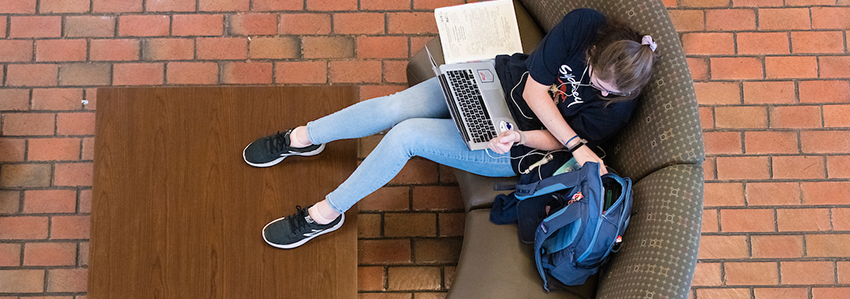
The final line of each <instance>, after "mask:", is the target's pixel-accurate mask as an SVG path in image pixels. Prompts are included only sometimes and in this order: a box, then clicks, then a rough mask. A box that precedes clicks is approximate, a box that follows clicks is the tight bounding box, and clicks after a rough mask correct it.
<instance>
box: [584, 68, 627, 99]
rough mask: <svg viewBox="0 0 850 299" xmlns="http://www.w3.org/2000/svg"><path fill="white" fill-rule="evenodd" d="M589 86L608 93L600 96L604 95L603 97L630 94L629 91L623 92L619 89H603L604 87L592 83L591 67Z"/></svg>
mask: <svg viewBox="0 0 850 299" xmlns="http://www.w3.org/2000/svg"><path fill="white" fill-rule="evenodd" d="M590 87H593V88H594V89H596V90H598V91H601V92H605V93H608V95H607V96H606V95H603V96H602V97H605V98H607V97H627V96H629V95H631V94H632V93H631V92H627V93H623V92H619V91H610V90H608V89H605V87H602V86H598V85H596V84H593V68H591V69H590Z"/></svg>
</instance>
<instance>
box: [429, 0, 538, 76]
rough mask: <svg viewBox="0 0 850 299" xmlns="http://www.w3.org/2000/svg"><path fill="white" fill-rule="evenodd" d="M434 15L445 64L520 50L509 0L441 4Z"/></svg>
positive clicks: (517, 29) (488, 57)
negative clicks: (451, 4) (444, 5)
mask: <svg viewBox="0 0 850 299" xmlns="http://www.w3.org/2000/svg"><path fill="white" fill-rule="evenodd" d="M434 17H435V18H436V19H437V29H438V30H439V32H440V41H441V42H442V44H443V57H444V58H445V61H446V64H449V63H457V62H467V61H473V60H483V59H491V58H493V57H495V56H496V55H498V54H513V53H517V52H522V42H521V41H520V38H519V27H518V26H517V21H516V14H515V13H514V4H513V1H512V0H496V1H487V2H477V3H470V4H464V5H457V6H449V7H441V8H437V9H435V10H434Z"/></svg>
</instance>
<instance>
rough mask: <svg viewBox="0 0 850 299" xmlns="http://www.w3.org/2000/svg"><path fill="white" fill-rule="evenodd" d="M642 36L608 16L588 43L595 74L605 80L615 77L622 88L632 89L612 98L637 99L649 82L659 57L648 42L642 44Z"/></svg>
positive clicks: (588, 53) (615, 100)
mask: <svg viewBox="0 0 850 299" xmlns="http://www.w3.org/2000/svg"><path fill="white" fill-rule="evenodd" d="M642 37H643V35H642V34H640V33H638V32H637V31H635V30H634V29H632V28H631V27H629V26H628V25H626V24H625V23H623V22H621V21H619V20H615V19H610V18H609V19H608V21H607V22H605V24H604V25H602V27H601V28H600V29H599V31H598V32H597V34H596V39H595V40H594V41H593V43H592V44H591V46H590V47H588V50H587V55H588V57H589V64H590V66H591V67H592V68H593V71H594V73H596V76H597V77H598V78H599V79H600V80H603V81H606V82H611V81H613V84H614V85H616V86H617V88H619V89H620V91H621V92H623V93H629V95H627V96H622V97H616V98H608V99H609V100H611V101H614V102H617V101H627V100H631V99H634V98H636V97H637V96H638V95H639V94H640V91H641V89H642V88H643V86H645V85H646V84H647V83H649V77H650V75H651V74H652V65H653V63H654V62H655V59H656V57H655V53H654V52H653V51H652V49H651V48H650V47H649V46H648V45H641V38H642ZM612 79H613V80H612Z"/></svg>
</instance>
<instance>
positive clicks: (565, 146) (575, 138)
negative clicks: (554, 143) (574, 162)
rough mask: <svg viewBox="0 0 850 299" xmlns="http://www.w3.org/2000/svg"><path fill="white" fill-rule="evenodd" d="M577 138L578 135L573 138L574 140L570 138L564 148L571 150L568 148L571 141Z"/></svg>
mask: <svg viewBox="0 0 850 299" xmlns="http://www.w3.org/2000/svg"><path fill="white" fill-rule="evenodd" d="M576 138H578V134H576V135H575V136H573V137H572V138H570V139H569V140H567V142H564V147H566V148H570V147H569V146H568V144H570V141H573V139H576Z"/></svg>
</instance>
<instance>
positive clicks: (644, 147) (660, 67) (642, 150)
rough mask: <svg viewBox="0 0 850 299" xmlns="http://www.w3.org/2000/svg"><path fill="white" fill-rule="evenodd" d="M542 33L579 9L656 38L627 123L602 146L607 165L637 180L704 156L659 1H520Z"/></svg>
mask: <svg viewBox="0 0 850 299" xmlns="http://www.w3.org/2000/svg"><path fill="white" fill-rule="evenodd" d="M520 2H521V3H522V5H523V6H525V8H526V10H527V11H528V13H529V14H530V15H531V17H532V18H533V19H534V20H535V21H536V22H537V24H538V25H539V26H540V27H541V28H542V29H543V30H544V31H546V32H548V31H549V30H551V29H552V27H554V26H555V24H557V23H558V22H559V21H560V20H561V19H562V18H563V16H564V15H566V14H567V13H568V12H570V11H572V10H574V9H577V8H592V9H595V10H598V11H600V12H602V13H603V14H604V15H606V16H608V17H614V18H618V19H620V20H622V21H624V22H626V23H628V24H629V25H631V26H633V27H634V28H635V29H637V30H638V31H639V32H641V33H645V34H649V35H652V37H653V39H654V40H655V41H656V42H657V43H658V48H657V50H656V53H657V55H658V58H659V59H658V61H657V62H656V65H655V69H654V70H653V74H652V80H651V81H650V83H649V85H648V86H647V87H646V88H645V89H644V91H643V95H642V96H641V98H640V103H639V104H638V108H637V110H636V112H635V114H633V115H632V120H631V121H630V123H629V125H628V126H627V127H626V128H625V129H623V130H621V132H620V133H619V134H618V135H617V136H616V137H615V138H613V139H612V141H611V142H609V144H608V145H607V146H606V147H607V151H608V155H609V156H608V157H607V158H606V161H608V164H609V166H611V167H613V168H614V169H616V170H617V171H618V172H619V173H620V175H622V176H627V177H631V178H632V179H634V180H635V181H637V180H640V179H641V178H643V177H644V176H646V175H647V174H649V173H651V172H653V171H655V170H658V169H661V168H663V167H664V166H668V165H675V164H692V165H701V164H702V162H703V161H704V160H705V152H704V148H703V142H702V127H701V125H700V118H699V107H698V106H697V101H696V96H695V94H694V87H693V80H692V79H691V74H690V72H689V70H688V64H687V61H686V60H685V54H684V51H683V50H682V46H681V44H680V42H679V37H678V35H677V33H676V29H675V28H674V27H673V23H672V21H671V20H670V17H669V15H668V14H667V9H666V7H665V6H664V4H663V3H662V2H661V1H660V0H570V1H563V0H520Z"/></svg>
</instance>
